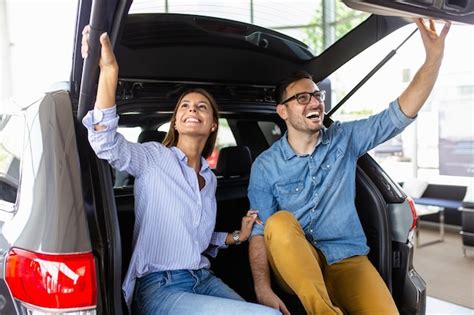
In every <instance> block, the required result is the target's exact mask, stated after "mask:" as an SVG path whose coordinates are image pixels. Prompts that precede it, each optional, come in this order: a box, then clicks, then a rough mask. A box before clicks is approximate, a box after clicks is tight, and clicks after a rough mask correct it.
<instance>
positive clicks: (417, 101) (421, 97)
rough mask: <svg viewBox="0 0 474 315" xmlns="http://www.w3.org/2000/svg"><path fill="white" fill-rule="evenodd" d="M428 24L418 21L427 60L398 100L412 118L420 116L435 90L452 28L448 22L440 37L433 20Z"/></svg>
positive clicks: (405, 112)
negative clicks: (446, 42)
mask: <svg viewBox="0 0 474 315" xmlns="http://www.w3.org/2000/svg"><path fill="white" fill-rule="evenodd" d="M428 24H429V26H427V25H426V23H425V21H424V20H423V19H418V20H416V25H417V26H418V29H419V30H420V34H421V39H422V40H423V45H424V47H425V52H426V59H425V62H424V63H423V65H422V66H421V68H420V69H419V70H418V71H417V72H416V74H415V76H414V77H413V80H412V81H411V82H410V84H409V85H408V87H407V88H406V89H405V91H403V93H402V94H401V95H400V97H399V98H398V103H399V104H400V109H401V110H402V112H403V113H404V114H405V115H406V116H408V117H412V118H414V117H415V116H416V115H417V114H418V112H419V111H420V109H421V107H422V106H423V104H424V103H425V102H426V100H427V99H428V96H429V95H430V93H431V91H432V90H433V86H434V84H435V82H436V79H437V78H438V73H439V69H440V67H441V61H442V60H443V53H444V42H445V39H446V35H447V34H448V32H449V27H450V26H451V23H450V22H446V24H444V27H443V29H442V30H441V32H440V34H439V35H438V33H437V32H436V28H435V24H434V22H433V20H429V22H428Z"/></svg>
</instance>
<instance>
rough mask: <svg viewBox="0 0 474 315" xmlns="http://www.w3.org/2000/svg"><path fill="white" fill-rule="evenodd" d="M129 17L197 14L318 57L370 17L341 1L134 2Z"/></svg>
mask: <svg viewBox="0 0 474 315" xmlns="http://www.w3.org/2000/svg"><path fill="white" fill-rule="evenodd" d="M129 13H130V14H137V13H181V14H194V15H203V16H212V17H218V18H224V19H229V20H234V21H239V22H244V23H250V24H254V25H257V26H261V27H265V28H268V29H271V30H274V31H277V32H280V33H283V34H285V35H288V36H291V37H293V38H295V39H297V40H299V41H301V42H303V43H305V44H306V45H308V46H309V47H310V49H311V50H312V52H313V54H315V55H318V54H320V53H321V52H322V51H323V50H324V49H325V48H326V47H328V46H330V45H331V44H332V43H334V42H335V41H336V40H338V39H339V38H341V37H342V36H344V35H345V34H346V33H348V32H349V31H350V30H352V29H353V28H354V27H356V26H357V25H359V24H360V23H362V22H363V21H364V20H365V19H367V18H368V16H369V14H367V13H364V12H360V11H355V10H351V9H349V8H347V7H346V6H345V5H344V4H343V3H342V2H340V1H326V7H323V1H321V0H319V1H318V0H316V1H315V0H300V1H287V0H272V1H268V0H247V1H242V0H240V1H226V0H202V1H190V0H165V1H156V0H135V1H134V2H133V4H132V6H131V8H130V11H129ZM324 26H325V27H324Z"/></svg>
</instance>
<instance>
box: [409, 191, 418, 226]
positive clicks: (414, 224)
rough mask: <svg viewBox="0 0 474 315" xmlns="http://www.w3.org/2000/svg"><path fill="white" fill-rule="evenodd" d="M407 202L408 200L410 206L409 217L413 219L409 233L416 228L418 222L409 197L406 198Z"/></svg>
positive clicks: (412, 202)
mask: <svg viewBox="0 0 474 315" xmlns="http://www.w3.org/2000/svg"><path fill="white" fill-rule="evenodd" d="M407 200H408V204H409V205H410V210H411V217H412V218H413V222H412V224H411V228H410V231H412V230H414V229H415V228H416V223H417V222H418V217H417V215H416V206H415V202H414V201H413V199H411V198H410V197H407Z"/></svg>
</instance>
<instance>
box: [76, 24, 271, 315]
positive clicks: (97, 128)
mask: <svg viewBox="0 0 474 315" xmlns="http://www.w3.org/2000/svg"><path fill="white" fill-rule="evenodd" d="M89 32H90V28H89V27H86V28H85V29H84V31H83V39H82V53H83V57H84V58H86V57H87V51H88V48H89V46H88V39H89ZM100 43H101V45H102V48H101V58H100V62H99V66H100V76H99V85H98V90H97V98H96V103H95V108H94V110H93V111H90V112H89V113H88V114H87V115H86V116H85V117H84V120H83V123H84V125H85V126H86V127H87V128H88V130H89V141H90V143H91V146H92V148H93V149H94V151H95V152H96V154H97V156H98V157H99V158H102V159H106V160H108V161H109V163H110V164H111V165H112V166H113V167H114V168H116V169H119V170H126V171H127V172H129V173H130V174H131V175H133V176H135V187H134V188H135V218H136V219H135V226H134V235H133V246H134V251H133V254H132V259H131V261H130V267H129V269H128V272H127V275H126V277H125V280H124V284H123V291H124V296H125V300H126V302H127V305H128V306H129V308H130V306H131V305H132V304H133V311H134V313H136V314H215V313H216V312H218V313H220V314H244V313H249V314H279V312H277V311H276V310H274V309H271V308H267V307H265V306H261V305H258V304H252V303H247V302H245V301H243V299H242V298H241V297H240V296H239V295H238V294H237V293H235V292H234V291H233V290H232V289H231V288H229V287H228V286H227V285H225V284H224V283H223V282H222V281H221V280H220V279H218V278H217V277H215V276H214V274H213V273H212V272H211V271H210V270H209V267H210V264H209V260H208V259H207V258H206V257H205V256H204V255H203V253H206V254H209V255H214V256H215V255H216V253H217V249H218V248H222V247H225V246H227V245H231V244H234V243H236V242H240V241H245V240H247V239H248V237H249V235H250V231H251V228H252V226H253V224H254V222H255V221H256V220H257V213H256V211H251V210H250V211H248V212H247V216H246V217H244V218H243V219H242V225H241V230H240V231H237V232H234V233H233V234H228V233H217V232H213V230H214V225H215V220H216V200H215V190H216V178H215V176H214V174H213V173H212V171H211V170H210V168H209V166H208V164H207V162H206V160H205V157H207V156H208V155H210V153H211V152H212V149H213V148H214V144H215V141H216V134H217V130H218V121H219V120H218V111H217V106H216V102H215V101H214V99H213V97H212V96H211V95H210V94H209V93H208V92H206V91H205V90H203V89H192V90H189V91H186V92H185V93H183V95H182V96H181V97H180V98H179V100H178V103H177V105H176V108H175V110H174V113H173V116H172V119H171V124H170V130H169V131H168V134H167V136H166V138H165V140H164V145H162V144H160V143H157V142H148V143H143V144H136V143H130V142H128V141H126V140H125V138H124V137H123V136H122V135H120V134H119V133H117V132H116V130H117V124H118V117H117V114H116V109H115V105H114V104H115V92H116V87H117V80H118V65H117V62H116V59H115V56H114V54H113V50H112V46H111V44H110V41H109V38H108V36H107V34H105V33H104V34H102V36H101V37H100Z"/></svg>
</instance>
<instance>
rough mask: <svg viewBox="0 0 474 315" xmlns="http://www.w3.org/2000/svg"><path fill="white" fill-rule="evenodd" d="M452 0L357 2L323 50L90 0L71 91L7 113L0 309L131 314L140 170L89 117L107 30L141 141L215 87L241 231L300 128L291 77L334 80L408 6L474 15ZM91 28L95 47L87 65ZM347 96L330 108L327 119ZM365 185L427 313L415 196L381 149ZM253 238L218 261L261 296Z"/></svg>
mask: <svg viewBox="0 0 474 315" xmlns="http://www.w3.org/2000/svg"><path fill="white" fill-rule="evenodd" d="M441 2H442V5H441V6H439V5H438V4H439V1H438V2H436V3H432V2H431V1H416V0H403V1H396V2H392V1H382V0H378V1H377V0H372V1H355V0H354V1H352V0H347V1H345V3H346V4H347V5H348V6H350V7H353V8H355V9H362V10H366V11H368V12H372V13H375V14H372V15H370V16H369V17H368V18H367V19H366V20H364V21H363V22H362V23H361V24H360V25H357V26H356V27H354V28H353V29H352V30H351V31H350V32H349V33H347V34H346V35H345V36H344V37H342V38H340V39H339V40H338V41H337V42H335V43H334V44H333V45H332V46H330V47H329V48H327V49H326V50H325V51H324V53H321V54H318V55H317V56H316V55H314V54H313V53H312V52H311V50H310V49H309V47H308V46H307V45H306V44H304V43H302V42H300V41H298V40H296V39H294V38H291V37H290V36H287V35H283V34H282V33H279V32H276V31H273V30H270V29H266V28H263V27H260V26H257V25H254V24H248V23H243V22H238V21H232V20H227V19H222V18H216V17H210V16H203V15H194V14H171V13H136V14H128V10H129V8H130V6H131V5H132V3H131V1H130V0H109V1H95V2H92V1H90V0H84V1H79V5H78V13H77V23H76V28H75V29H76V35H75V42H74V55H73V66H72V71H71V78H70V82H69V83H68V84H67V87H66V88H64V89H59V90H56V91H52V92H48V93H46V94H45V95H44V97H43V98H42V99H40V100H39V101H37V102H34V103H33V104H31V105H29V106H27V107H25V108H23V109H22V110H19V111H16V112H9V113H2V115H1V116H0V117H1V118H0V178H1V180H0V185H1V186H0V226H1V233H0V253H1V257H0V313H1V314H26V313H31V314H50V313H64V314H78V313H81V314H127V313H128V309H127V308H126V306H125V303H124V301H123V298H122V293H121V285H122V280H123V277H124V275H125V272H126V270H127V266H128V263H129V260H130V257H131V252H132V241H131V240H132V233H133V223H134V195H133V178H131V177H130V176H129V175H128V174H126V173H120V172H118V171H115V170H113V169H112V168H111V167H110V165H109V164H108V163H107V162H106V161H103V160H100V159H98V158H97V157H96V155H95V154H94V152H93V151H92V149H91V147H90V145H89V143H88V140H87V132H86V130H85V128H84V127H83V125H82V124H81V119H82V117H84V115H85V113H86V112H87V111H88V110H90V109H91V108H92V106H93V104H94V95H95V89H96V83H97V73H98V67H97V65H98V52H99V50H98V49H97V47H98V46H97V43H98V36H99V34H100V33H101V32H103V31H107V32H109V34H110V37H111V39H112V42H113V45H114V49H115V53H116V56H117V60H118V63H119V66H120V73H119V86H118V89H117V95H116V101H117V104H118V107H117V108H118V114H119V116H120V121H119V125H120V128H121V129H120V130H121V131H122V132H123V133H124V134H125V135H126V136H127V138H129V139H130V140H131V141H139V137H136V133H135V134H134V133H133V132H131V130H132V129H133V130H137V128H138V130H139V131H140V132H141V134H143V135H144V136H143V137H142V140H140V141H161V140H162V137H163V130H166V126H167V125H166V124H167V123H168V122H169V120H170V115H171V112H172V110H173V108H174V105H175V102H176V100H177V97H178V95H179V94H180V93H181V92H182V91H184V90H186V89H187V88H188V87H191V86H193V87H204V88H205V89H207V90H209V91H210V92H211V93H212V94H213V95H214V96H215V98H216V99H217V102H218V104H219V106H220V115H221V126H222V130H226V132H227V134H223V135H222V137H221V139H220V140H219V142H218V144H219V145H218V147H217V148H216V152H215V154H214V156H213V158H214V159H215V161H214V162H213V163H214V164H215V170H214V171H215V173H216V176H217V178H218V188H217V193H216V198H217V203H218V214H217V223H216V230H218V231H233V230H235V229H237V228H238V227H239V224H240V218H241V217H242V216H243V215H244V214H245V212H246V210H247V209H248V207H249V203H248V199H247V184H248V177H249V172H250V165H251V163H252V161H253V160H254V159H255V157H257V156H258V155H259V154H260V153H261V152H262V151H264V150H265V149H266V148H268V147H269V146H270V145H271V144H272V143H273V142H274V141H275V140H277V139H278V138H279V137H280V136H281V135H282V134H283V133H284V131H285V128H286V127H285V125H284V123H283V122H282V121H281V120H280V119H279V117H278V116H277V114H276V113H275V102H274V96H273V92H274V88H275V85H276V83H277V82H278V80H279V78H281V77H282V76H284V75H285V74H287V73H289V72H292V71H295V70H301V69H303V70H306V71H308V72H310V73H311V74H313V75H314V78H315V81H317V82H325V84H326V85H329V86H330V82H328V81H327V78H328V77H329V76H330V74H331V73H333V72H334V71H335V70H337V69H338V68H340V67H341V66H342V65H344V64H345V63H346V62H347V61H349V60H351V59H352V58H354V57H355V56H357V55H358V54H359V53H361V52H362V51H364V50H365V49H366V48H367V47H369V46H371V45H373V44H375V43H377V42H378V41H379V40H381V39H382V38H384V37H385V36H387V35H388V34H390V33H392V32H394V31H396V30H397V29H400V28H401V27H403V26H405V25H407V24H409V23H410V21H409V20H408V19H407V18H406V15H412V16H420V15H422V16H432V17H435V18H445V19H449V20H453V21H458V22H462V23H470V24H474V21H473V11H474V10H473V7H474V4H473V3H470V2H468V1H448V0H445V1H441ZM400 15H405V16H400ZM86 24H90V25H91V26H92V32H91V42H92V43H95V46H94V44H91V52H90V55H89V57H88V58H87V59H86V60H85V61H83V59H82V58H81V55H80V45H81V31H82V29H83V28H84V26H85V25H86ZM325 79H326V80H325ZM340 105H342V104H337V105H336V106H333V108H332V109H331V111H330V112H329V113H328V116H327V119H326V121H325V124H326V126H328V125H330V124H331V123H332V120H331V118H330V117H329V116H330V114H332V113H334V112H335V111H337V109H338V108H339V107H340ZM145 135H146V136H147V140H145V139H144V138H145ZM356 191H357V197H356V205H357V210H358V213H359V217H360V219H361V222H362V224H363V227H364V231H365V233H366V236H367V241H368V245H369V246H370V248H371V251H370V254H369V258H370V260H371V262H372V263H373V264H374V266H375V267H376V269H377V270H378V272H379V273H380V275H381V276H382V278H383V280H384V281H385V283H386V284H387V287H388V288H389V289H390V291H391V293H392V295H393V297H394V300H395V302H396V305H397V307H398V309H399V311H400V313H402V314H424V313H425V310H426V284H425V282H424V281H423V279H422V278H421V276H420V275H419V274H418V273H417V272H416V269H415V268H414V266H413V264H412V259H413V241H412V238H413V234H414V233H413V231H414V229H415V227H416V220H417V218H416V212H415V209H414V204H413V202H412V201H411V200H410V198H409V197H408V196H407V195H406V194H405V193H404V192H403V190H402V188H401V187H400V186H399V185H398V184H397V183H396V182H395V181H394V180H392V179H391V178H390V177H389V176H388V175H387V173H386V172H385V171H384V170H383V169H382V168H381V167H380V166H379V165H378V163H377V162H376V161H375V160H374V159H373V158H371V157H370V156H369V155H367V154H366V155H364V156H362V157H361V158H360V159H359V161H358V170H357V182H356ZM246 246H247V245H245V244H243V245H242V246H236V247H233V248H229V249H226V250H222V251H221V252H220V253H219V255H218V256H217V257H216V258H215V259H213V261H212V268H213V270H214V272H215V273H216V274H217V275H218V276H219V277H221V278H222V279H223V280H224V281H225V282H226V283H228V284H229V285H230V286H231V287H233V288H234V289H235V290H236V291H237V292H238V293H239V294H241V295H242V296H243V297H244V298H245V299H247V300H249V301H255V300H256V298H255V293H254V290H253V282H252V276H251V273H250V267H249V263H248V253H247V247H246ZM280 293H281V296H282V297H283V299H284V301H285V303H286V304H287V305H288V306H289V308H290V311H291V312H292V313H293V314H304V310H303V308H302V306H301V304H300V303H299V301H298V300H297V299H296V298H295V297H294V296H290V295H287V294H285V293H283V292H280ZM219 312H220V310H216V314H217V313H219Z"/></svg>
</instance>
